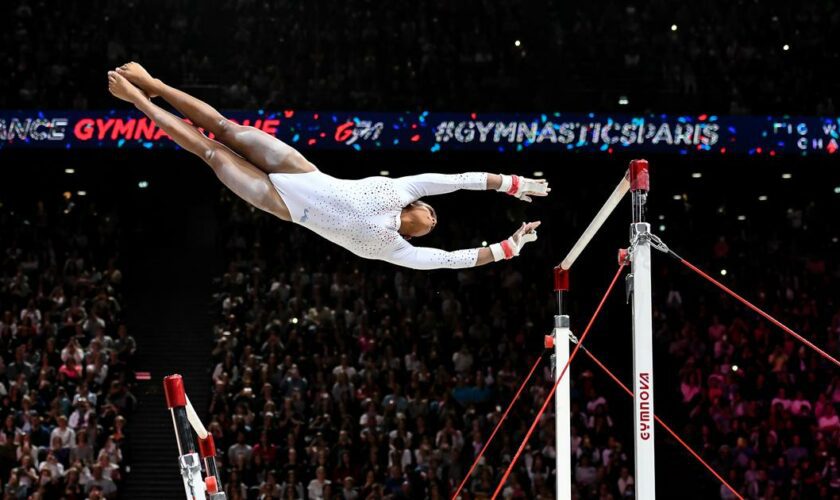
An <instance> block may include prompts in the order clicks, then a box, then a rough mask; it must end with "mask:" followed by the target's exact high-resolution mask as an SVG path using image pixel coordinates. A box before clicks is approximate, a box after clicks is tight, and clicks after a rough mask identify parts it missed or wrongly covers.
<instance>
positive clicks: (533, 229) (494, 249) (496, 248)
mask: <svg viewBox="0 0 840 500" xmlns="http://www.w3.org/2000/svg"><path fill="white" fill-rule="evenodd" d="M540 224H541V222H540V221H536V222H527V223H526V222H523V223H522V226H520V227H519V229H517V230H516V232H515V233H513V236H511V237H510V238H508V239H506V240H504V241H502V242H500V243H494V244H492V245H490V252H491V254H492V255H493V260H494V261H496V262H498V261H500V260H502V259H512V258H514V257H518V256H519V252H521V251H522V247H524V246H525V244H526V243H531V242H532V241H536V240H537V228H538V227H540Z"/></svg>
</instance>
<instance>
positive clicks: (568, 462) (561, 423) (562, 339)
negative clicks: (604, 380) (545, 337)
mask: <svg viewBox="0 0 840 500" xmlns="http://www.w3.org/2000/svg"><path fill="white" fill-rule="evenodd" d="M554 290H555V291H556V292H557V309H558V310H557V315H556V316H554V378H555V381H556V380H557V377H559V376H560V374H561V373H562V371H563V367H565V366H566V363H567V362H568V361H569V334H570V333H571V330H569V316H568V315H567V314H565V310H564V308H565V304H564V303H563V298H564V295H565V293H566V292H567V291H568V290H569V273H568V271H566V270H564V269H561V268H560V267H557V268H555V269H554ZM570 372H571V367H569V369H568V370H566V374H565V376H564V377H563V379H562V380H561V381H560V385H558V386H557V392H556V393H555V395H554V415H555V417H554V420H555V428H554V439H555V446H554V449H555V452H556V454H557V456H556V464H555V469H554V470H555V472H554V476H555V480H556V485H555V489H556V491H555V498H557V499H558V500H566V499H570V498H572V483H571V480H572V443H571V439H572V432H571V428H570V422H569V416H570V414H571V410H570V403H569V398H570V396H569V392H570V391H569V388H570V383H569V380H570V379H571V374H570Z"/></svg>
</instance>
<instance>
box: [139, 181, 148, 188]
mask: <svg viewBox="0 0 840 500" xmlns="http://www.w3.org/2000/svg"><path fill="white" fill-rule="evenodd" d="M137 187H139V188H140V189H146V188H147V187H149V181H140V182H138V183H137Z"/></svg>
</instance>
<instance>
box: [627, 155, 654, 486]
mask: <svg viewBox="0 0 840 500" xmlns="http://www.w3.org/2000/svg"><path fill="white" fill-rule="evenodd" d="M630 185H631V187H630V191H631V193H632V196H633V223H632V225H631V228H630V235H631V248H632V252H631V254H630V259H631V262H632V266H631V273H632V282H631V286H632V294H633V308H632V309H633V393H634V394H635V395H636V397H635V398H634V399H633V401H634V411H633V427H634V438H633V441H634V449H635V455H636V478H635V482H636V498H639V499H649V498H650V499H652V498H656V470H655V469H656V468H655V460H654V446H653V444H654V439H653V427H654V426H653V414H654V413H653V313H652V305H651V278H650V275H651V271H650V239H649V238H648V235H649V234H650V224H648V223H646V222H645V221H644V218H645V213H644V212H645V210H644V209H645V203H646V201H647V193H648V190H649V188H650V181H649V176H648V162H647V161H645V160H633V161H632V162H630Z"/></svg>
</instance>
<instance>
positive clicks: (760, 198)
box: [758, 194, 767, 201]
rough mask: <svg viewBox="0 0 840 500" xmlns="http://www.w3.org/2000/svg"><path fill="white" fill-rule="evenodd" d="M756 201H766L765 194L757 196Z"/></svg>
mask: <svg viewBox="0 0 840 500" xmlns="http://www.w3.org/2000/svg"><path fill="white" fill-rule="evenodd" d="M758 201H767V195H766V194H763V195H761V196H759V197H758Z"/></svg>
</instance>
